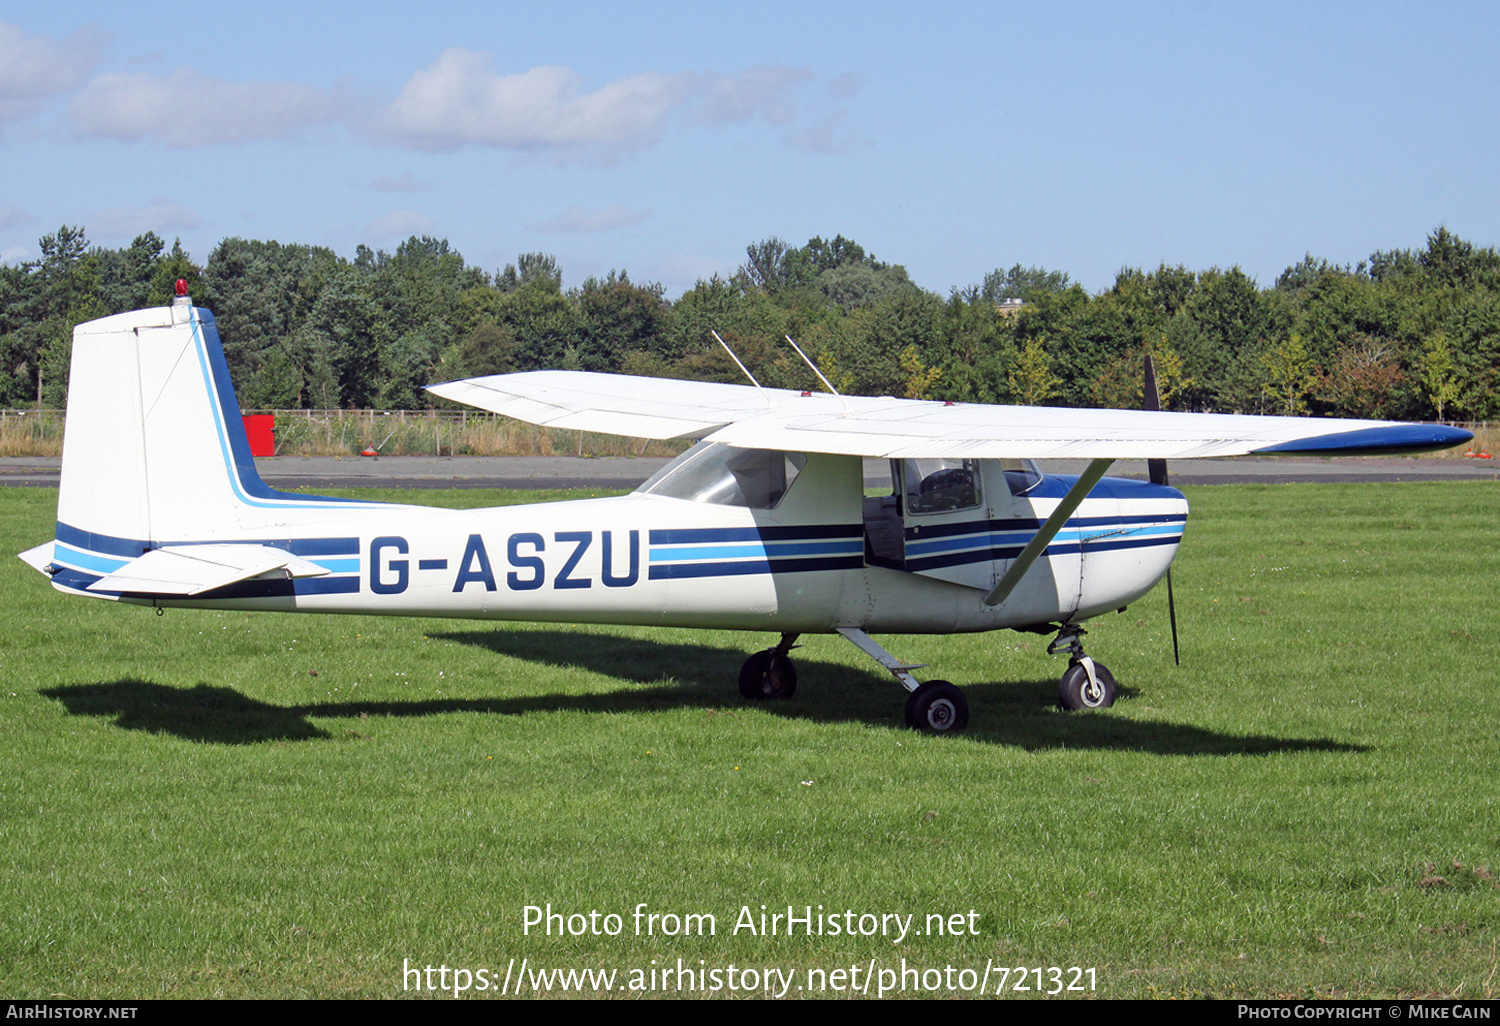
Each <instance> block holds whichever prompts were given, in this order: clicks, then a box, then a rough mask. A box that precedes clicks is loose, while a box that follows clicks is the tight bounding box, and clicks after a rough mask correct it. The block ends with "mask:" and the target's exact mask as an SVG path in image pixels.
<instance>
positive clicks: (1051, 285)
mask: <svg viewBox="0 0 1500 1026" xmlns="http://www.w3.org/2000/svg"><path fill="white" fill-rule="evenodd" d="M1072 284H1073V281H1072V279H1071V278H1069V277H1068V275H1067V274H1066V273H1065V272H1063V271H1049V270H1047V269H1046V268H1043V267H1023V266H1021V265H1020V264H1016V265H1015V266H1014V267H1012V268H1011V269H1010V270H1008V271H1007V270H1003V269H1001V268H996V269H995V270H993V271H991V272H990V273H989V274H986V275H985V276H984V284H983V285H981V286H980V294H981V295H982V296H984V298H985V299H986V300H988V301H989V302H991V303H1001V302H1004V301H1005V300H1007V299H1019V300H1021V301H1023V302H1026V303H1034V302H1036V301H1037V299H1038V297H1040V296H1042V295H1045V294H1047V293H1053V292H1064V291H1066V290H1067V289H1068V288H1069V287H1071V286H1072Z"/></svg>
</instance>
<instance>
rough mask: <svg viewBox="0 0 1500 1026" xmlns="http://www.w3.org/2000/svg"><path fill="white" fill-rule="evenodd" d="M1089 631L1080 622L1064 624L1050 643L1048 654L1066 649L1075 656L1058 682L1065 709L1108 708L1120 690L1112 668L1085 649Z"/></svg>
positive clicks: (1060, 700) (1058, 698) (1054, 653)
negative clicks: (1097, 661)
mask: <svg viewBox="0 0 1500 1026" xmlns="http://www.w3.org/2000/svg"><path fill="white" fill-rule="evenodd" d="M1087 633H1088V631H1086V630H1084V629H1083V628H1082V627H1080V626H1078V625H1077V624H1064V625H1063V628H1062V630H1060V631H1058V632H1057V637H1056V638H1053V639H1052V644H1050V645H1048V646H1047V654H1048V655H1056V654H1057V653H1059V652H1066V653H1068V655H1069V656H1070V657H1071V658H1070V659H1069V660H1068V669H1067V670H1066V671H1065V672H1064V673H1063V675H1062V681H1061V683H1059V684H1058V686H1057V701H1058V704H1059V705H1061V706H1062V707H1063V708H1064V709H1069V710H1076V709H1105V708H1108V707H1109V706H1112V705H1114V704H1115V694H1116V693H1117V692H1118V691H1119V686H1118V685H1117V684H1116V683H1115V678H1114V675H1113V674H1111V673H1110V672H1109V668H1108V667H1106V666H1105V665H1104V664H1103V663H1096V662H1094V660H1093V658H1092V657H1090V656H1088V655H1086V654H1085V653H1084V651H1083V636H1084V635H1085V634H1087Z"/></svg>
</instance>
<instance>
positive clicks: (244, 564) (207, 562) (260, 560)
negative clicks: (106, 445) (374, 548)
mask: <svg viewBox="0 0 1500 1026" xmlns="http://www.w3.org/2000/svg"><path fill="white" fill-rule="evenodd" d="M43 547H44V548H45V546H43ZM32 551H36V550H34V549H33V550H32ZM24 555H25V554H24V553H23V557H24ZM276 571H282V574H281V576H284V577H321V576H322V575H324V574H326V573H328V572H329V571H328V570H327V569H325V568H324V567H321V566H319V565H318V564H316V563H311V562H309V561H307V560H305V559H301V558H299V557H297V556H294V555H292V554H291V553H290V552H287V551H286V550H285V549H278V548H273V547H272V546H270V545H168V546H165V547H163V548H160V549H152V550H151V551H150V552H148V553H146V554H145V555H143V556H140V557H138V558H136V559H133V560H131V561H130V562H129V563H126V564H125V565H124V566H122V567H120V569H118V570H116V571H115V572H114V573H112V574H108V575H106V576H104V577H101V578H99V579H98V580H97V581H95V582H94V583H93V584H91V585H89V587H88V590H89V591H104V592H134V593H138V594H145V595H176V596H190V595H198V594H201V593H202V592H205V591H212V590H213V589H215V588H222V587H224V586H225V585H229V584H234V583H236V582H238V581H245V580H249V579H250V578H252V577H261V576H263V575H266V574H272V573H275V572H276Z"/></svg>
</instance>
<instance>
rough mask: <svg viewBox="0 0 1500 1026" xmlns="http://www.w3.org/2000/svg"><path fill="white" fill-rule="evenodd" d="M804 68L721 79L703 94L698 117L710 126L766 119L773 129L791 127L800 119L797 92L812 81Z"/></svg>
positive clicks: (772, 69) (776, 68) (773, 69)
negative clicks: (789, 125)
mask: <svg viewBox="0 0 1500 1026" xmlns="http://www.w3.org/2000/svg"><path fill="white" fill-rule="evenodd" d="M812 77H813V73H812V72H811V71H808V70H807V69H805V68H784V67H781V66H779V65H763V66H761V67H757V68H749V69H747V70H745V71H742V72H740V73H739V74H738V75H720V76H717V77H716V78H714V79H713V80H712V81H711V82H710V83H709V85H708V87H707V88H706V89H705V90H704V95H703V102H702V104H701V105H700V106H699V110H698V115H699V117H700V118H701V119H702V120H704V121H707V122H709V123H710V124H723V123H741V124H742V123H744V122H747V121H752V120H754V119H755V118H757V117H764V118H765V119H766V120H767V121H769V122H770V123H771V124H773V125H786V124H790V123H791V122H792V121H793V120H795V119H796V117H797V104H796V98H795V96H794V91H795V90H796V88H797V87H798V86H801V85H803V84H804V83H806V82H808V81H810V80H811V79H812Z"/></svg>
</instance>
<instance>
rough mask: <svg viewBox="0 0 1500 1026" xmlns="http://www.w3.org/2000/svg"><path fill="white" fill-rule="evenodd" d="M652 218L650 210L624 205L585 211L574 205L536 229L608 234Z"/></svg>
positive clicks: (613, 204) (614, 204) (619, 204)
mask: <svg viewBox="0 0 1500 1026" xmlns="http://www.w3.org/2000/svg"><path fill="white" fill-rule="evenodd" d="M650 216H651V211H649V210H629V209H627V208H626V206H625V204H623V203H611V204H610V205H609V206H607V207H603V208H601V209H599V210H585V209H584V208H583V207H580V206H578V205H577V204H574V205H573V206H571V207H569V208H568V209H567V210H565V211H563V212H562V213H561V214H558V215H557V216H556V217H552V218H548V219H547V220H545V221H543V222H541V223H540V224H538V225H535V226H534V227H535V228H537V229H538V230H540V231H544V232H607V231H609V230H611V229H613V228H624V227H626V226H628V225H632V224H640V223H641V222H642V221H644V220H645V219H646V218H648V217H650Z"/></svg>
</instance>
